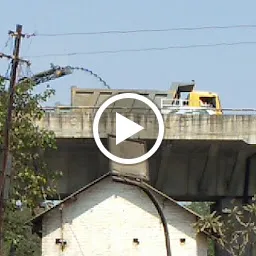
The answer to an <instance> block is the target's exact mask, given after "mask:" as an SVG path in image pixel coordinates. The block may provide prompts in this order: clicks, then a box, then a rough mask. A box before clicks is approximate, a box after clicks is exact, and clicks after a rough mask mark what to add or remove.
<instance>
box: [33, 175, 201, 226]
mask: <svg viewBox="0 0 256 256" xmlns="http://www.w3.org/2000/svg"><path fill="white" fill-rule="evenodd" d="M107 177H113V180H115V179H114V177H120V176H118V175H116V174H113V173H112V172H108V173H106V174H104V175H103V176H101V177H100V178H98V179H96V180H94V181H93V182H91V183H89V184H88V185H86V186H84V187H82V188H81V189H79V190H77V191H76V192H75V193H73V194H71V195H70V196H68V197H66V198H65V199H63V200H61V201H60V202H59V203H58V204H56V205H54V206H53V207H51V208H49V209H47V210H45V211H43V212H41V213H39V214H38V215H36V216H35V217H33V218H32V219H31V220H30V221H29V222H32V223H36V222H37V223H38V222H41V220H42V218H43V216H44V215H45V214H46V213H48V212H50V211H51V210H53V209H55V208H57V207H58V206H60V205H62V204H65V203H66V202H67V201H69V200H71V199H73V198H75V197H76V196H77V195H79V194H81V193H82V192H84V191H86V190H87V189H88V188H90V187H92V186H94V185H95V184H97V183H99V182H101V181H102V180H104V179H106V178H107ZM121 177H122V176H121ZM143 185H144V186H146V187H147V188H148V189H149V190H151V191H153V192H155V193H156V194H158V195H160V196H162V197H164V198H165V199H167V200H169V201H171V202H172V203H174V204H175V205H177V206H178V207H180V208H182V209H183V210H184V211H187V212H188V213H190V214H192V215H194V216H195V217H196V218H201V216H200V215H199V214H197V213H195V212H194V211H192V210H190V209H189V208H187V207H185V206H182V205H180V204H179V203H178V202H177V201H175V200H174V199H172V198H171V197H169V196H167V195H165V194H164V193H162V192H160V191H159V190H157V189H155V188H154V187H152V186H150V185H149V184H147V183H145V182H143Z"/></svg>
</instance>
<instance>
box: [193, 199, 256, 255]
mask: <svg viewBox="0 0 256 256" xmlns="http://www.w3.org/2000/svg"><path fill="white" fill-rule="evenodd" d="M255 221H256V201H255V199H253V202H251V203H248V204H246V205H235V202H234V201H233V206H232V207H231V208H230V209H227V213H226V214H225V215H222V216H221V215H218V214H217V213H216V212H215V211H214V212H212V213H210V214H206V215H205V216H203V217H202V219H200V220H199V221H198V222H197V223H196V224H195V227H196V228H197V232H201V231H204V230H211V231H212V235H214V236H213V237H214V239H215V240H216V242H217V243H218V244H219V245H220V246H221V247H222V248H223V249H225V250H226V251H227V252H229V253H230V255H232V256H242V255H248V254H247V253H248V252H250V253H252V250H255V248H253V247H254V246H255V243H256V222H255ZM250 255H255V251H254V254H250Z"/></svg>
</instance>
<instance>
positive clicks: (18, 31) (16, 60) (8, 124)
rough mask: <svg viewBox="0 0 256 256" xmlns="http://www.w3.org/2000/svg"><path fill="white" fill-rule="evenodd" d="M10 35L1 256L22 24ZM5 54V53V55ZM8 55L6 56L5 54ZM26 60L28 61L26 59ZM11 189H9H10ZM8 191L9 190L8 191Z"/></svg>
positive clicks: (0, 181) (0, 175)
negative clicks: (11, 39) (11, 50)
mask: <svg viewBox="0 0 256 256" xmlns="http://www.w3.org/2000/svg"><path fill="white" fill-rule="evenodd" d="M9 35H11V36H13V37H15V41H14V49H13V56H11V59H12V61H11V74H10V85H9V93H8V94H9V95H8V105H7V115H6V121H5V125H4V137H3V138H4V141H3V159H2V170H1V172H0V256H3V238H4V234H3V225H4V210H5V198H4V194H5V193H4V192H5V183H6V177H7V168H8V160H9V153H10V152H9V151H10V132H11V129H12V110H13V101H14V93H15V84H16V79H17V68H18V65H19V62H20V61H23V60H20V59H19V53H20V44H21V38H22V37H24V36H25V35H23V34H22V25H19V24H18V25H16V32H13V31H9ZM3 56H4V55H3ZM4 57H6V56H4ZM25 62H26V61H25ZM8 176H9V178H10V174H8ZM8 190H9V189H8ZM7 193H8V191H7Z"/></svg>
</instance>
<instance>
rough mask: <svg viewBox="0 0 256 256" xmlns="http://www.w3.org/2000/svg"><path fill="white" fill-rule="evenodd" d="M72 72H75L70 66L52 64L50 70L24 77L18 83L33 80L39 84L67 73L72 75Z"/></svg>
mask: <svg viewBox="0 0 256 256" xmlns="http://www.w3.org/2000/svg"><path fill="white" fill-rule="evenodd" d="M72 73H73V70H72V69H70V68H69V67H58V66H57V67H56V66H52V67H51V68H50V69H49V70H46V71H44V72H40V73H37V74H35V75H33V76H32V77H22V78H21V79H19V80H18V84H19V83H22V82H25V81H32V82H34V83H35V84H36V85H37V84H41V83H45V82H48V81H51V80H54V79H57V78H60V77H63V76H66V75H70V74H72Z"/></svg>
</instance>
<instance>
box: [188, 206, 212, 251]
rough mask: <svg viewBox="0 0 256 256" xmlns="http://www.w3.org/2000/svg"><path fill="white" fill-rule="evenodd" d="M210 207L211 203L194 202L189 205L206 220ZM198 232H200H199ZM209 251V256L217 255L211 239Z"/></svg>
mask: <svg viewBox="0 0 256 256" xmlns="http://www.w3.org/2000/svg"><path fill="white" fill-rule="evenodd" d="M210 206H211V203H209V202H192V203H191V204H189V205H188V208H189V209H191V210H192V211H194V212H196V213H197V214H199V215H200V216H202V217H203V218H204V217H205V216H209V214H210ZM197 231H198V232H199V230H197ZM200 231H201V229H200ZM208 250H209V256H214V255H215V250H214V242H213V240H212V239H210V238H209V239H208Z"/></svg>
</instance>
